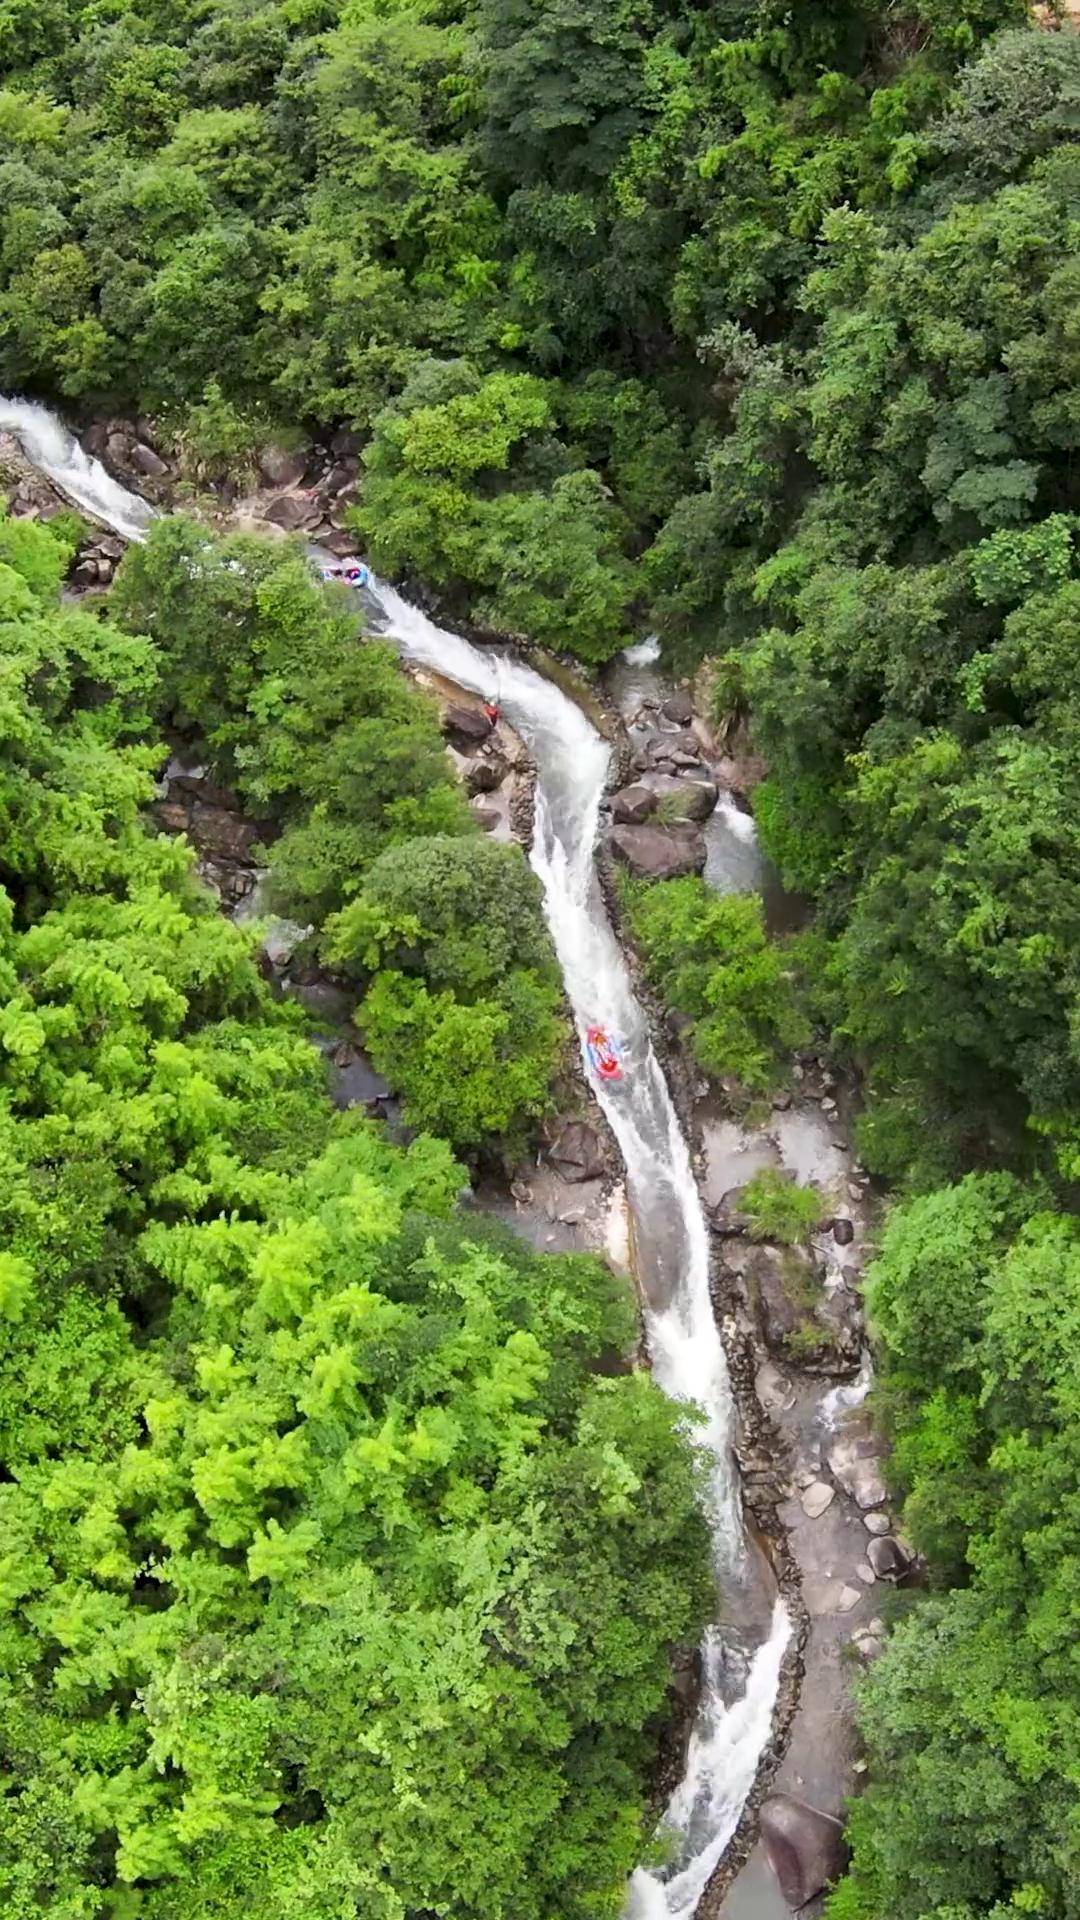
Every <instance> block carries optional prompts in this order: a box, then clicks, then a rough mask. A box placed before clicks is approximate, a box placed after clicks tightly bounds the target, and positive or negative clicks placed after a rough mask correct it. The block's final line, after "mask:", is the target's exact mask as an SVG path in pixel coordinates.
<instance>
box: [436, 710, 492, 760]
mask: <svg viewBox="0 0 1080 1920" xmlns="http://www.w3.org/2000/svg"><path fill="white" fill-rule="evenodd" d="M442 730H443V734H444V736H445V738H446V739H447V740H449V742H450V745H451V746H452V747H456V748H457V750H458V752H459V753H472V751H473V749H474V748H476V747H479V746H482V745H483V743H484V741H485V740H486V739H487V738H488V736H489V734H490V733H491V732H492V723H491V721H490V720H489V719H488V716H487V714H486V713H485V712H484V710H483V708H482V707H465V706H460V707H459V706H454V707H447V709H446V712H445V713H444V714H443V721H442Z"/></svg>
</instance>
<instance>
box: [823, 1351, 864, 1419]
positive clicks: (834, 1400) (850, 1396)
mask: <svg viewBox="0 0 1080 1920" xmlns="http://www.w3.org/2000/svg"><path fill="white" fill-rule="evenodd" d="M873 1384H874V1366H873V1362H872V1360H871V1358H870V1353H869V1349H867V1351H866V1352H865V1353H864V1354H863V1357H862V1364H861V1366H860V1367H859V1371H858V1373H857V1374H856V1376H855V1378H854V1380H852V1381H851V1383H850V1385H849V1386H846V1387H830V1388H829V1391H828V1393H823V1394H822V1396H821V1400H820V1403H819V1405H818V1418H819V1419H820V1421H821V1424H822V1426H824V1427H828V1428H830V1429H831V1428H834V1427H838V1426H839V1425H840V1423H841V1421H842V1420H843V1418H844V1415H845V1414H846V1413H854V1411H855V1409H856V1407H861V1406H862V1403H863V1401H864V1400H865V1399H866V1396H867V1394H868V1393H869V1391H870V1389H871V1387H872V1386H873Z"/></svg>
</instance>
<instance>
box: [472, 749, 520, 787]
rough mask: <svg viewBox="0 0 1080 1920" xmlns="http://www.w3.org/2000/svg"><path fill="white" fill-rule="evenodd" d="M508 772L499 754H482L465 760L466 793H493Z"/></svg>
mask: <svg viewBox="0 0 1080 1920" xmlns="http://www.w3.org/2000/svg"><path fill="white" fill-rule="evenodd" d="M508 771H509V769H508V767H507V764H506V761H505V760H504V759H503V757H502V755H501V753H491V754H482V755H480V756H479V758H477V759H476V760H467V761H466V763H465V769H464V779H465V791H466V793H494V791H495V789H496V787H501V786H502V783H503V781H504V780H505V779H506V775H507V772H508Z"/></svg>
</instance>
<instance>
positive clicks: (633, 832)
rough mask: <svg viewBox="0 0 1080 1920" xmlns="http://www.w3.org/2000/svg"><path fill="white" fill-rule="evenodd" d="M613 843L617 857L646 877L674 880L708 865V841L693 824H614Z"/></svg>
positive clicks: (612, 849) (633, 871)
mask: <svg viewBox="0 0 1080 1920" xmlns="http://www.w3.org/2000/svg"><path fill="white" fill-rule="evenodd" d="M610 845H611V851H612V853H613V854H614V856H615V858H616V860H619V861H621V862H622V864H623V866H626V867H629V868H630V870H631V872H632V873H638V874H641V876H642V877H643V878H644V879H646V880H674V879H677V878H678V877H679V876H680V875H682V874H687V873H701V872H702V871H703V870H704V866H705V842H704V840H703V838H702V836H701V834H700V833H698V832H697V830H696V829H695V828H692V827H651V826H649V827H615V828H613V830H612V833H611V837H610Z"/></svg>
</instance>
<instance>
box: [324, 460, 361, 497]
mask: <svg viewBox="0 0 1080 1920" xmlns="http://www.w3.org/2000/svg"><path fill="white" fill-rule="evenodd" d="M359 466H360V463H359V461H358V460H339V461H338V462H337V464H336V466H333V467H331V469H330V471H329V473H328V474H327V476H326V479H325V480H324V481H323V486H324V487H325V488H326V491H327V493H344V492H345V490H346V488H347V487H351V486H352V484H353V482H354V481H355V479H356V476H357V473H358V471H359Z"/></svg>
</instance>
